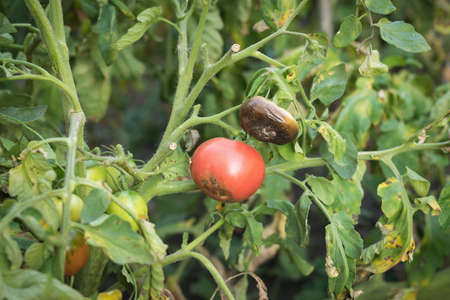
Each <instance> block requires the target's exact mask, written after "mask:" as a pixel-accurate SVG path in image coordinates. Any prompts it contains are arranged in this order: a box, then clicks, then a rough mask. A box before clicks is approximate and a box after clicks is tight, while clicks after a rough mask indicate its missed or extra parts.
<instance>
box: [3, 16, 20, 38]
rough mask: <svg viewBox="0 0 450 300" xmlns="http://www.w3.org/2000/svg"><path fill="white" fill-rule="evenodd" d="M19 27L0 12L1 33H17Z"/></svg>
mask: <svg viewBox="0 0 450 300" xmlns="http://www.w3.org/2000/svg"><path fill="white" fill-rule="evenodd" d="M16 32H17V29H16V27H14V26H13V25H11V23H10V22H9V20H8V18H7V17H6V16H5V15H4V14H2V13H0V34H5V33H16Z"/></svg>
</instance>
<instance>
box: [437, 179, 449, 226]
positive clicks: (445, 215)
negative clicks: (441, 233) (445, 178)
mask: <svg viewBox="0 0 450 300" xmlns="http://www.w3.org/2000/svg"><path fill="white" fill-rule="evenodd" d="M439 205H440V206H441V209H442V213H441V215H440V216H439V224H440V225H441V226H442V228H444V230H445V231H447V232H449V231H450V183H448V182H447V184H446V185H445V187H444V188H443V189H442V191H441V194H440V196H439Z"/></svg>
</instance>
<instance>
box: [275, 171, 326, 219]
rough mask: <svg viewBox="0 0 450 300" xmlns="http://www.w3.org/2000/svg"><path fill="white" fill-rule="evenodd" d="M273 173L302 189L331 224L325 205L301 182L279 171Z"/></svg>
mask: <svg viewBox="0 0 450 300" xmlns="http://www.w3.org/2000/svg"><path fill="white" fill-rule="evenodd" d="M274 173H275V174H277V175H280V176H281V177H284V178H286V179H287V180H289V181H290V182H292V183H294V184H295V185H298V186H299V187H300V188H302V189H303V190H304V191H305V193H307V194H308V196H310V197H311V198H312V200H313V201H314V203H315V204H316V205H317V206H318V207H319V208H320V210H321V211H322V213H323V214H324V215H325V216H326V217H327V219H328V221H329V222H330V223H331V215H330V212H329V211H328V209H327V208H326V207H325V205H323V203H322V201H320V199H319V198H317V196H316V195H315V194H314V193H313V192H312V191H311V190H310V189H309V188H308V187H307V186H306V184H305V183H303V182H302V181H300V180H298V179H297V178H295V177H293V176H290V175H288V174H286V173H283V172H280V171H274Z"/></svg>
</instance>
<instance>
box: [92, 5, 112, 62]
mask: <svg viewBox="0 0 450 300" xmlns="http://www.w3.org/2000/svg"><path fill="white" fill-rule="evenodd" d="M116 26H117V19H116V9H115V8H114V6H113V5H111V4H106V5H103V6H102V7H101V9H100V15H99V16H98V20H97V25H96V31H97V34H98V42H97V45H98V48H99V49H100V53H101V55H102V57H103V59H104V60H105V62H106V64H107V65H110V64H112V63H113V62H114V60H115V59H116V57H117V49H115V48H114V40H115V35H116Z"/></svg>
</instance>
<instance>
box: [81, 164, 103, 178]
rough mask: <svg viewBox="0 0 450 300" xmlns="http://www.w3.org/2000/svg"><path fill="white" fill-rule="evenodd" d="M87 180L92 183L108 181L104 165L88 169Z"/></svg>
mask: <svg viewBox="0 0 450 300" xmlns="http://www.w3.org/2000/svg"><path fill="white" fill-rule="evenodd" d="M86 178H87V179H89V180H92V181H96V182H99V181H103V182H105V181H106V168H105V167H104V166H102V165H97V166H94V167H90V168H87V169H86Z"/></svg>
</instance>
